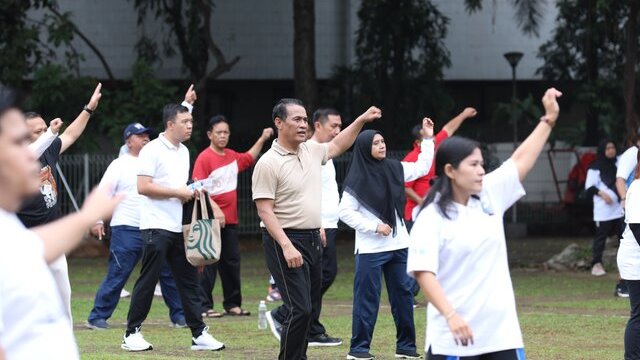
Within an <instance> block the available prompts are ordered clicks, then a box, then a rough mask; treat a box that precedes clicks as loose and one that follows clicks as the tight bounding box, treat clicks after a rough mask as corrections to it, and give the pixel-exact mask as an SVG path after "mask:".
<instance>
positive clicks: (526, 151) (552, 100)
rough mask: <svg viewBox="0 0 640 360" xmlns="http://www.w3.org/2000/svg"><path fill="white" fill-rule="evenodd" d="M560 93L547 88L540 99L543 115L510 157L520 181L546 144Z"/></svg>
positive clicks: (557, 108)
mask: <svg viewBox="0 0 640 360" xmlns="http://www.w3.org/2000/svg"><path fill="white" fill-rule="evenodd" d="M560 96H562V93H561V92H560V91H558V90H556V89H555V88H549V89H547V91H546V92H545V93H544V96H543V97H542V105H543V106H544V111H545V115H544V116H543V117H542V118H541V119H540V123H538V125H537V126H536V127H535V129H533V131H532V132H531V134H529V136H528V137H527V138H526V139H525V140H524V141H523V142H522V144H520V146H518V148H517V149H516V151H514V152H513V155H511V159H512V160H513V161H514V163H515V164H516V168H517V169H518V176H519V178H520V181H522V180H524V178H525V177H526V176H527V174H528V173H529V171H531V169H532V168H533V165H534V164H535V163H536V160H537V159H538V155H540V152H541V151H542V148H543V147H544V144H545V143H546V142H547V139H548V138H549V135H550V134H551V129H552V128H553V127H554V126H555V124H556V120H558V114H559V113H560V106H559V105H558V100H557V99H558V98H559V97H560Z"/></svg>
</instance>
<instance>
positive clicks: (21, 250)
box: [0, 209, 78, 360]
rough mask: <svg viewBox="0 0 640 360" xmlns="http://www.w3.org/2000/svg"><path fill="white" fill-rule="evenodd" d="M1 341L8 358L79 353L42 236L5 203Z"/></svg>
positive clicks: (1, 214)
mask: <svg viewBox="0 0 640 360" xmlns="http://www.w3.org/2000/svg"><path fill="white" fill-rule="evenodd" d="M0 229H1V230H0V231H1V232H2V235H1V236H0V347H2V349H4V352H5V356H6V358H7V359H9V360H20V359H29V360H30V359H52V360H53V359H60V360H62V359H65V360H66V359H78V348H77V346H76V342H75V339H74V337H73V332H72V330H71V329H72V326H71V323H70V319H69V317H68V316H67V315H66V312H65V310H64V308H63V305H62V301H61V300H60V294H59V293H58V289H57V288H56V284H55V281H54V280H53V277H52V275H51V271H49V268H48V267H47V264H46V262H45V261H44V249H43V246H42V240H40V238H38V237H37V236H36V234H35V233H33V232H31V231H29V230H27V229H26V228H25V227H24V225H22V223H21V222H20V220H18V218H17V217H16V216H15V214H9V213H7V212H6V211H4V210H2V209H0Z"/></svg>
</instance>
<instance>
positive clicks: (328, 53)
mask: <svg viewBox="0 0 640 360" xmlns="http://www.w3.org/2000/svg"><path fill="white" fill-rule="evenodd" d="M433 1H434V3H435V4H436V5H437V6H438V7H439V9H440V10H441V11H442V12H443V13H444V14H445V15H446V16H447V17H449V18H450V19H451V22H450V26H449V33H448V36H447V39H446V41H445V44H446V46H447V47H448V49H449V50H450V51H451V60H452V66H451V68H449V69H447V70H446V71H445V78H446V79H447V80H486V79H493V80H496V79H498V80H499V79H510V76H511V72H510V68H509V66H508V64H507V63H506V61H505V60H504V59H503V58H502V54H503V53H504V52H507V51H521V52H523V53H525V56H524V58H523V60H522V62H521V65H520V66H519V78H521V79H534V78H536V77H535V75H534V73H535V70H536V69H537V68H538V67H539V66H540V65H541V61H540V60H539V59H536V58H535V54H536V52H537V49H538V47H539V46H540V45H541V44H542V43H543V42H544V41H545V40H546V39H547V38H548V37H549V35H550V33H551V30H552V28H553V25H554V19H555V16H556V11H555V7H554V6H553V4H552V2H550V3H549V4H547V5H546V7H545V10H544V14H545V19H544V21H543V22H542V26H541V31H540V34H541V36H540V38H535V37H533V38H532V37H529V36H526V35H523V34H522V32H521V31H520V30H518V29H517V27H516V23H515V21H514V20H513V14H514V12H513V9H512V6H511V1H507V0H493V1H492V0H485V1H484V8H483V10H482V11H480V12H478V13H476V14H473V15H468V14H467V13H466V12H465V10H464V6H463V1H462V0H455V1H451V0H433ZM59 4H60V9H61V10H62V11H71V12H73V14H74V16H73V19H74V21H75V22H76V24H77V25H78V27H79V28H80V29H81V30H82V31H83V32H84V33H85V34H86V35H87V36H88V37H89V38H90V39H91V40H92V41H93V42H94V43H95V44H96V45H97V47H98V48H99V49H101V51H102V52H103V53H104V55H105V57H106V58H107V61H108V62H109V64H110V65H111V67H112V69H113V71H114V73H115V75H116V77H118V78H126V77H128V76H129V75H130V67H131V63H132V62H133V60H134V59H135V51H134V45H135V43H136V41H137V39H138V36H139V35H140V34H141V33H143V32H144V33H146V34H147V35H148V36H155V37H156V38H158V39H161V38H162V33H163V31H162V27H161V25H160V24H159V23H158V22H157V21H156V20H155V19H153V18H152V17H150V18H148V19H147V21H146V25H145V28H144V29H140V28H139V27H138V26H137V25H136V20H137V13H136V12H135V11H134V9H133V2H132V1H128V0H112V1H74V0H59ZM215 4H216V8H215V11H214V15H213V35H214V37H215V39H216V41H217V42H218V44H219V46H220V48H221V49H222V51H223V52H224V53H225V55H226V56H227V58H232V57H234V56H241V57H242V59H241V60H240V62H239V63H238V64H237V65H236V66H235V67H234V68H233V70H232V71H231V72H229V73H227V74H225V75H223V76H222V78H223V79H230V80H231V79H238V80H241V79H242V80H273V79H291V78H292V77H293V5H292V2H291V0H269V1H264V0H217V1H215ZM359 4H360V0H317V1H316V48H317V50H316V53H317V59H316V67H317V74H318V77H319V78H320V79H326V78H328V77H329V76H330V74H331V70H332V68H333V66H335V65H343V64H348V63H351V62H352V61H353V59H354V40H355V31H356V30H357V29H358V19H357V10H358V8H359ZM33 15H34V17H37V16H39V14H38V13H37V12H35V13H34V14H33ZM76 47H77V48H78V50H79V51H80V52H82V53H83V54H84V55H85V57H86V61H85V62H83V63H82V65H81V73H82V74H85V75H91V76H96V77H104V76H105V72H104V70H103V69H102V66H101V65H100V63H99V62H98V59H97V58H96V56H95V55H94V54H93V53H92V52H91V51H90V50H89V49H88V48H87V47H86V46H85V45H84V43H82V42H81V41H78V40H76ZM158 75H159V76H161V77H164V78H181V77H184V72H183V71H182V69H181V65H180V61H179V59H178V57H173V58H166V57H162V58H161V65H160V66H159V69H158Z"/></svg>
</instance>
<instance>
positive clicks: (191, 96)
mask: <svg viewBox="0 0 640 360" xmlns="http://www.w3.org/2000/svg"><path fill="white" fill-rule="evenodd" d="M197 99H198V95H196V90H195V89H194V88H193V84H191V86H189V88H188V89H187V92H186V93H185V94H184V101H185V102H188V103H189V104H191V105H193V103H195V102H196V100H197Z"/></svg>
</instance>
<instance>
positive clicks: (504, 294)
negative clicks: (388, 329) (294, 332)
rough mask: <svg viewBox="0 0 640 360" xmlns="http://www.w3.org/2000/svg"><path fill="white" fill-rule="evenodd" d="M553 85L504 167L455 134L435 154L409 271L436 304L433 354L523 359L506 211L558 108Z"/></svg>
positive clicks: (430, 312)
mask: <svg viewBox="0 0 640 360" xmlns="http://www.w3.org/2000/svg"><path fill="white" fill-rule="evenodd" d="M561 95H562V94H561V93H560V92H559V91H557V90H556V89H554V88H551V89H548V90H547V91H546V92H545V94H544V96H543V98H542V104H543V106H544V109H545V115H544V116H543V117H542V118H541V119H540V123H539V124H538V125H537V126H536V128H535V129H534V130H533V131H532V132H531V134H530V135H529V136H528V137H527V138H526V139H525V140H524V141H523V142H522V144H521V145H520V146H519V147H518V148H517V149H516V150H515V151H514V153H513V154H512V155H511V157H510V158H509V159H508V160H507V161H505V162H504V163H503V164H502V165H501V166H500V167H499V168H498V169H496V170H495V171H493V172H491V173H489V174H487V175H486V176H485V171H484V168H483V159H482V153H481V152H480V147H479V146H478V143H476V142H475V141H472V140H469V139H465V138H461V137H452V138H450V139H448V140H445V141H444V142H443V143H442V144H441V145H440V147H439V148H438V152H437V154H436V159H435V164H436V176H438V179H437V180H436V182H435V183H434V185H433V186H432V187H431V190H430V191H429V194H428V196H427V198H426V199H425V202H424V204H423V208H422V209H421V211H420V213H419V214H418V217H417V218H416V221H415V223H414V225H413V229H412V230H411V237H410V244H409V256H408V261H407V271H408V272H409V274H410V275H412V276H414V277H415V278H416V280H417V282H418V284H420V288H421V289H422V291H423V292H424V294H425V296H426V298H427V300H428V301H429V305H428V308H427V336H426V344H425V351H426V352H427V359H429V360H443V359H450V358H455V359H465V360H467V359H468V360H480V359H482V360H524V359H525V355H524V349H523V348H524V345H523V342H522V334H521V332H520V325H519V324H518V315H517V313H516V303H515V297H514V294H513V286H512V284H511V277H510V274H509V264H508V262H507V248H506V243H505V235H504V224H503V214H504V213H505V211H506V210H507V209H508V208H509V207H510V206H511V205H513V203H515V202H516V201H517V200H518V199H519V198H520V197H522V196H523V195H524V194H525V192H524V188H523V187H522V183H521V182H522V180H523V179H524V178H525V176H526V175H527V173H528V172H529V171H530V170H531V168H533V165H534V164H535V162H536V159H537V158H538V155H540V152H541V151H542V148H543V147H544V144H545V143H546V141H547V139H548V138H549V135H550V134H551V129H552V128H553V126H554V125H555V123H556V120H557V118H558V113H559V110H560V108H559V106H558V102H557V98H558V97H559V96H561Z"/></svg>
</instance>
